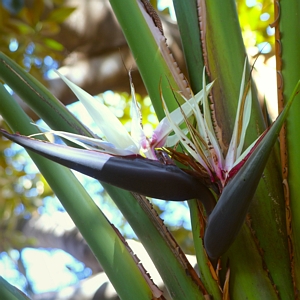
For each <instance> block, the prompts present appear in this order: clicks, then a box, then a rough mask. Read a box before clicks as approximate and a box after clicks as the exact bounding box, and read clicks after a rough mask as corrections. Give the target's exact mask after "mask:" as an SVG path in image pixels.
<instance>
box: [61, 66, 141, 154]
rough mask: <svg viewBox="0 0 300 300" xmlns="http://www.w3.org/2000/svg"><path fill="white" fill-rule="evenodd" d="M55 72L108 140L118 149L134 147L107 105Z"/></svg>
mask: <svg viewBox="0 0 300 300" xmlns="http://www.w3.org/2000/svg"><path fill="white" fill-rule="evenodd" d="M57 74H58V75H59V76H60V78H61V79H62V80H63V81H64V82H65V83H66V84H67V85H68V86H69V88H70V89H71V90H72V91H73V92H74V94H75V95H76V96H77V97H78V99H79V100H80V101H81V103H82V104H83V105H84V107H85V108H86V110H87V111H88V112H89V114H90V116H91V117H92V118H93V120H94V121H95V123H96V124H97V126H98V127H99V128H100V129H101V131H102V132H103V134H104V136H105V137H106V139H107V140H108V141H109V142H111V143H112V144H114V145H115V146H116V148H119V149H127V148H130V147H131V148H132V147H133V148H134V147H136V146H135V143H134V141H133V140H132V138H131V136H130V135H129V133H128V132H127V130H126V129H125V127H124V126H123V125H122V123H121V122H120V121H119V120H118V118H117V117H116V116H115V115H114V114H113V113H112V112H111V111H110V110H109V108H108V107H106V106H105V105H104V104H102V103H101V102H100V101H98V100H97V99H95V98H94V97H93V96H91V95H90V94H88V93H87V92H85V91H84V90H83V89H81V88H80V87H78V86H77V85H76V84H74V83H72V82H71V81H70V80H68V79H67V78H66V77H65V76H63V75H61V74H59V73H58V72H57ZM136 153H138V149H136Z"/></svg>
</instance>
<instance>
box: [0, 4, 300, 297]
mask: <svg viewBox="0 0 300 300" xmlns="http://www.w3.org/2000/svg"><path fill="white" fill-rule="evenodd" d="M143 3H144V4H143ZM111 5H112V8H113V10H114V12H115V14H116V17H117V18H118V20H119V22H120V25H121V27H122V29H123V31H124V34H125V36H126V39H127V41H128V44H129V45H130V47H131V50H132V53H133V55H134V57H135V59H136V61H137V64H138V67H139V70H140V72H141V75H142V77H143V80H144V82H145V85H146V87H147V90H148V93H149V96H150V98H151V100H152V103H153V105H154V107H155V110H156V113H157V116H158V118H159V119H163V117H164V110H163V108H162V99H163V101H165V106H167V107H168V110H169V111H173V110H175V109H176V108H178V102H181V103H183V101H184V100H183V99H181V97H180V96H179V95H178V96H177V95H176V92H175V91H177V90H180V91H181V94H182V96H183V97H185V98H186V99H189V98H190V97H191V92H190V89H192V91H193V93H194V94H198V92H199V91H200V90H202V88H204V87H205V85H204V86H203V87H202V82H205V80H204V79H205V78H203V76H202V74H203V73H202V70H203V67H204V66H205V67H206V70H207V76H208V77H209V79H210V81H213V80H215V79H216V81H215V83H214V86H213V90H212V94H211V96H212V98H211V101H212V103H213V108H212V109H211V115H212V120H213V121H212V124H214V131H215V132H216V137H217V138H218V141H219V144H220V145H221V147H222V151H223V154H224V153H226V152H227V150H228V145H229V141H230V137H231V135H232V132H233V130H234V126H235V121H234V116H235V114H236V111H237V107H238V102H237V100H238V99H240V103H242V105H243V104H245V103H246V100H245V99H246V98H247V97H249V93H250V90H252V114H251V118H250V123H249V128H248V130H247V134H246V138H245V145H246V146H248V145H250V144H252V142H253V141H255V140H256V139H257V137H258V135H259V134H261V133H262V132H263V130H264V129H265V124H264V119H263V117H262V113H261V108H260V106H259V105H258V101H257V97H256V93H255V88H254V84H251V83H250V81H248V80H246V82H245V84H242V85H241V84H240V82H241V78H242V76H241V75H242V67H243V62H244V59H245V49H244V45H243V41H242V36H241V31H240V28H239V26H238V18H237V13H236V8H235V2H234V1H206V2H205V1H199V3H198V4H197V1H194V0H190V1H184V2H183V1H180V0H174V6H175V10H176V14H177V19H178V26H179V29H180V32H181V36H182V42H183V49H184V53H185V59H186V63H187V66H188V72H189V81H190V85H188V84H187V82H186V80H184V79H182V76H180V74H178V70H177V68H176V67H175V65H174V61H173V59H172V57H171V56H170V55H169V51H168V48H167V46H166V43H165V38H164V36H163V35H162V33H161V30H160V25H159V21H158V19H157V16H156V14H155V13H153V11H152V10H151V7H149V6H148V5H149V4H147V2H146V1H142V2H137V1H136V0H128V1H126V2H125V1H121V0H111ZM144 5H145V6H144ZM198 6H199V7H200V8H201V11H200V15H198V14H197V12H198V8H199V7H198ZM278 6H279V3H278V2H275V7H276V9H277V8H278ZM145 7H146V9H145ZM280 7H281V9H280V13H279V11H277V10H276V16H278V18H277V19H276V22H275V23H274V26H275V28H276V32H277V33H276V35H277V38H278V43H279V41H280V35H279V33H280V34H281V36H282V39H281V42H280V43H281V47H282V50H283V51H282V53H281V54H282V55H281V58H280V57H279V55H280V52H279V51H277V53H276V54H277V59H278V62H279V64H278V68H279V70H278V71H279V72H280V74H281V77H279V78H283V82H284V85H282V84H279V86H278V90H279V94H280V93H282V99H283V100H284V105H283V106H282V108H283V107H284V109H283V112H282V114H281V115H280V117H279V118H278V119H277V121H276V122H275V123H274V125H273V126H272V127H271V128H270V129H269V131H267V132H266V134H265V135H263V138H261V139H260V140H259V143H256V144H255V147H254V148H253V149H252V150H251V151H250V152H249V153H251V155H248V156H247V157H246V158H247V159H248V160H247V161H246V159H245V158H244V160H242V161H241V163H242V164H243V165H242V166H241V165H239V167H238V168H237V173H236V174H235V176H233V178H232V179H230V180H228V182H226V183H227V185H225V186H223V187H222V188H221V189H220V190H218V189H216V188H215V186H214V184H211V183H208V182H207V178H204V179H205V180H204V183H206V184H204V183H203V182H202V183H200V182H198V187H199V189H200V188H201V192H202V193H203V195H205V197H207V198H208V199H210V198H211V195H212V194H211V190H209V189H208V187H210V188H212V189H213V190H214V195H215V196H216V198H219V195H218V193H220V194H221V195H220V198H219V201H218V204H217V206H216V207H215V209H214V210H213V211H212V213H211V216H210V218H208V225H207V228H206V233H205V237H204V227H205V222H206V220H205V219H206V217H205V211H204V210H203V208H202V206H201V204H200V203H199V201H197V200H190V201H189V205H190V210H191V219H192V226H193V236H194V244H195V249H196V255H197V260H198V265H199V270H200V278H199V277H198V276H197V275H196V273H195V272H194V270H193V269H192V268H191V266H190V265H189V264H188V262H187V260H186V259H185V256H184V255H183V253H182V252H181V250H180V248H179V247H178V245H177V244H176V242H175V241H174V239H173V238H172V236H171V235H170V234H169V232H168V231H167V229H166V228H165V227H164V225H163V224H162V222H161V220H160V219H159V218H158V217H157V214H156V213H155V211H154V210H153V208H152V206H151V204H149V202H148V201H147V199H146V198H145V197H143V196H140V195H138V194H136V193H134V192H133V193H131V192H127V191H123V190H120V189H118V188H115V187H112V186H110V185H108V184H103V185H104V187H105V188H106V189H107V191H108V193H109V194H110V195H111V197H112V199H113V200H114V201H115V203H116V204H117V206H118V207H119V209H120V210H121V211H122V213H123V214H124V216H125V217H126V219H127V220H128V222H129V223H130V224H131V226H132V227H133V229H134V230H135V232H136V234H137V236H138V237H139V238H140V240H141V242H142V243H143V245H144V246H145V248H146V249H147V251H148V253H149V255H150V256H151V258H152V260H153V262H154V264H155V265H156V267H157V269H158V271H159V272H160V274H161V276H162V278H163V280H164V283H165V285H166V287H167V289H168V291H169V293H170V295H171V297H172V298H173V299H204V298H205V296H206V295H211V296H212V297H213V299H221V298H224V299H229V297H230V298H232V299H257V298H262V299H277V298H281V299H294V298H297V295H298V290H299V286H300V285H299V280H300V279H299V278H300V275H299V270H300V266H299V257H300V249H299V242H298V240H297V238H296V237H297V235H298V231H299V225H298V223H297V222H299V221H298V219H299V217H298V214H299V212H298V211H299V209H297V195H298V194H299V192H298V185H299V184H298V182H299V181H298V178H297V176H298V172H297V170H298V168H299V164H298V156H297V146H298V144H297V143H298V142H297V128H298V127H297V122H298V118H297V112H298V111H299V105H300V104H299V101H297V100H295V103H294V104H293V109H292V110H291V112H290V113H289V115H288V117H287V113H288V109H289V108H290V106H291V104H292V100H293V99H294V97H295V95H296V94H297V93H298V89H299V83H297V82H298V80H299V78H300V71H299V68H298V67H297V66H298V65H299V64H298V63H299V56H300V53H298V50H299V49H300V47H299V45H298V43H300V42H299V39H297V38H295V36H298V35H299V28H300V27H299V22H300V21H299V18H297V14H299V9H300V8H299V4H298V3H297V2H296V1H287V0H286V1H281V2H280ZM199 17H200V21H201V22H200V28H199V23H198V20H199ZM153 20H154V22H153ZM224 20H226V22H224ZM229 39H230V42H229ZM141 45H142V46H141ZM280 59H281V60H282V62H283V63H282V64H281V63H280V62H281V60H280ZM297 64H298V65H297ZM283 66H284V68H283ZM281 67H282V68H281ZM247 70H248V71H246V74H250V70H249V68H247ZM0 76H1V78H2V79H3V80H4V81H5V82H6V83H7V84H8V85H10V87H11V88H12V89H13V90H15V91H16V92H17V93H19V95H20V96H21V97H22V98H23V99H24V100H25V101H26V102H27V103H28V104H29V105H30V106H31V107H32V108H33V109H34V110H35V112H36V113H37V114H38V115H39V116H40V117H41V118H43V119H44V120H45V121H46V122H47V123H48V125H49V126H50V127H51V128H53V129H54V130H63V131H66V132H70V133H76V134H80V135H84V136H87V137H93V134H91V133H90V132H89V131H88V130H87V129H86V128H85V127H84V126H83V125H82V124H80V123H79V122H78V121H77V120H76V119H75V118H74V117H73V116H72V115H70V114H69V113H68V111H67V110H66V109H65V108H64V107H62V106H61V105H60V104H59V102H58V101H57V100H56V99H55V98H54V97H53V96H52V95H51V94H50V93H49V92H48V91H47V90H46V89H45V88H44V87H43V86H42V85H41V84H40V83H38V82H37V81H36V80H35V79H34V78H32V77H31V76H29V75H28V74H26V73H25V72H24V71H23V70H22V69H21V68H20V67H18V66H17V65H15V64H14V63H13V62H12V61H10V60H9V59H8V58H7V57H5V56H4V55H2V54H1V56H0ZM204 76H205V75H204ZM246 78H247V79H248V77H246ZM240 87H241V91H242V93H241V94H240V97H239V93H240V92H239V90H240ZM295 87H296V89H294V88H295ZM0 92H1V97H2V99H1V105H0V112H1V114H2V115H3V117H4V118H5V120H6V121H7V123H8V124H9V126H10V127H11V129H12V130H13V131H15V132H19V133H21V134H23V135H29V134H33V133H36V132H37V130H35V129H34V128H33V126H32V125H30V124H29V120H28V118H27V117H26V116H25V114H24V113H23V111H22V110H21V108H20V107H19V106H17V104H15V103H14V101H13V99H12V97H11V96H10V95H9V94H8V93H7V92H6V91H5V89H4V87H2V86H1V89H0ZM247 95H248V96H247ZM203 105H204V104H203ZM245 106H246V104H245ZM203 109H204V108H203ZM58 112H59V113H58ZM243 114H244V113H241V114H240V115H239V116H240V119H241V120H242V119H243V118H244V117H243ZM195 116H196V115H195ZM286 118H287V119H286ZM185 119H186V120H185V121H186V124H187V128H188V129H189V134H190V135H191V136H193V135H195V137H194V139H193V141H194V142H196V141H197V140H198V136H197V134H196V133H195V132H194V131H193V127H194V125H192V124H193V122H194V121H195V120H193V119H187V116H186V118H185ZM285 119H286V120H287V122H286V128H287V129H286V133H285V134H282V136H281V142H280V147H281V149H282V150H281V151H282V153H284V154H288V161H285V160H283V159H282V163H283V171H284V174H283V176H284V177H283V178H284V185H282V175H281V172H280V161H279V154H278V152H279V151H278V150H279V145H278V143H277V142H276V141H277V139H276V137H277V134H278V132H279V130H280V128H281V126H282V124H283V122H284V120H285ZM197 121H198V123H199V120H197ZM241 123H243V122H241ZM173 129H174V130H175V127H174V128H173ZM239 129H241V128H240V127H239ZM182 130H184V129H182ZM238 131H242V130H238ZM4 134H5V135H6V136H8V137H10V138H12V139H13V140H16V141H17V142H20V143H24V141H28V142H29V144H28V145H29V146H28V145H25V146H27V147H29V148H30V147H31V149H33V150H35V151H39V150H37V148H36V147H39V146H37V145H47V144H44V143H41V142H36V141H35V142H34V141H32V140H30V139H26V138H22V137H20V136H18V135H14V136H12V135H8V134H6V133H4ZM237 137H238V139H240V135H237ZM200 140H201V139H200ZM181 141H182V142H183V140H181ZM274 143H275V144H276V145H275V147H274V149H273V150H272V147H273V144H274ZM72 145H73V146H74V144H72ZM183 145H184V143H183ZM54 147H55V146H54ZM44 148H45V147H44ZM73 149H74V148H73ZM74 151H75V152H72V153H83V152H82V151H87V150H79V149H78V150H76V149H75V150H74ZM168 151H170V152H166V153H168V154H170V155H171V156H172V157H174V158H175V159H176V158H177V159H178V160H180V161H181V162H182V163H184V162H185V161H186V160H187V156H182V154H180V152H179V149H177V152H174V151H172V150H170V149H169V150H168ZM40 152H45V150H44V149H41V151H40ZM85 153H88V152H85ZM31 155H32V157H33V158H34V160H35V162H36V164H37V165H38V167H39V168H40V170H41V172H42V173H43V174H44V176H45V178H46V179H47V181H48V182H49V184H50V186H51V187H52V189H53V190H54V192H55V193H56V194H57V196H58V197H59V198H60V200H61V202H62V203H63V205H64V206H65V208H66V210H67V211H68V213H69V214H70V216H71V217H72V218H73V220H74V222H75V224H76V225H77V226H78V228H79V229H80V230H81V232H82V234H83V235H84V237H85V238H86V240H87V242H88V243H89V245H90V247H91V249H92V250H93V251H94V253H95V255H96V257H97V258H98V260H99V262H100V263H101V264H102V266H103V268H104V270H105V272H106V273H107V274H108V276H109V278H110V280H111V281H112V283H113V284H114V286H115V288H116V290H117V292H118V293H119V295H120V297H121V298H123V299H131V298H132V295H134V297H135V298H137V299H153V298H155V299H156V298H157V299H163V297H164V296H163V295H162V294H161V292H160V291H159V290H158V289H157V288H156V287H155V285H153V284H152V283H151V281H150V280H149V279H148V278H147V274H146V273H145V272H144V270H143V269H142V268H139V266H138V264H137V261H136V259H135V258H134V257H133V256H132V253H131V251H130V249H128V247H127V245H126V243H125V241H124V240H123V239H122V237H121V236H120V234H118V233H117V232H116V230H115V229H114V228H113V227H112V226H111V224H109V223H108V222H107V220H106V219H105V217H104V216H103V215H102V213H101V211H99V210H98V209H97V208H96V206H95V204H94V203H93V201H92V200H91V199H90V198H89V197H88V195H87V194H86V192H85V191H84V189H83V188H82V187H81V186H80V185H79V184H78V183H77V182H76V180H75V178H74V177H73V175H72V174H71V173H70V171H69V170H67V169H65V168H64V167H61V166H58V165H56V164H54V163H52V162H50V161H48V160H45V159H44V158H41V157H40V156H38V155H36V154H33V153H32V154H31ZM47 155H48V154H47ZM74 155H75V154H74ZM87 155H88V154H87ZM283 156H284V155H283ZM57 157H58V159H60V155H57ZM182 157H184V159H181V158H182ZM75 161H76V159H75ZM60 162H61V161H60ZM143 162H144V160H143ZM265 165H266V168H265V169H264V166H265ZM68 166H72V167H73V165H68ZM161 166H163V167H162V168H163V170H166V172H168V171H167V170H168V166H167V164H161V165H160V167H158V165H157V164H154V171H155V172H158V169H159V168H161ZM83 167H85V165H84V164H83ZM177 169H178V170H179V168H178V167H175V166H174V170H177ZM200 169H201V168H200ZM287 170H288V171H289V172H288V174H287ZM146 171H147V169H145V173H147V172H146ZM96 172H99V170H97V171H96ZM129 172H130V170H129ZM176 172H177V171H175V173H176ZM178 172H179V171H178ZM262 172H263V176H262V178H261V174H262ZM53 174H55V176H53ZM57 174H59V175H57ZM97 174H98V173H97ZM178 174H179V173H178ZM180 174H181V173H180ZM180 176H181V175H180ZM186 176H187V175H184V176H183V177H184V178H186ZM183 177H182V178H183ZM101 179H102V178H101ZM104 179H105V178H104ZM213 179H214V180H215V179H216V178H213ZM187 181H188V182H191V181H190V179H187ZM195 185H196V183H194V182H193V187H194V186H195ZM66 186H72V189H68V190H66V189H65V187H66ZM284 188H285V193H284ZM130 189H131V190H134V188H130ZM138 191H139V192H144V190H142V191H141V190H138ZM254 193H255V194H254ZM253 195H254V196H253ZM201 196H202V195H201ZM201 196H199V198H201V199H200V200H202V202H203V201H204V199H202V197H201ZM187 197H188V198H189V195H188V196H187ZM252 198H253V200H252ZM74 199H76V200H74ZM251 200H252V202H251ZM208 201H210V200H208ZM250 203H251V205H250ZM222 205H223V206H222ZM249 205H250V207H249ZM248 208H249V209H248ZM238 209H239V210H238ZM286 211H287V212H288V214H286ZM247 212H249V214H248V215H247V218H246V222H245V223H244V224H243V222H244V216H245V214H246V213H247ZM206 213H209V212H208V211H206ZM242 224H243V225H242ZM240 226H242V227H241V230H234V229H235V227H236V228H238V229H239V227H240ZM291 229H292V230H291ZM226 230H227V231H226ZM237 231H239V233H238V235H237V236H236V234H237ZM222 232H223V236H222ZM224 232H225V233H226V234H225V233H224ZM217 234H218V235H220V236H218V235H217ZM100 235H102V239H101V240H103V239H104V240H105V243H101V241H99V238H98V237H99V236H100ZM203 237H204V240H205V245H207V246H208V245H212V246H210V249H212V250H213V251H212V252H210V251H209V252H208V254H209V257H210V260H209V258H208V257H207V255H206V251H205V249H204V246H203ZM216 239H217V240H216ZM211 241H212V242H211ZM221 242H224V244H222V245H221V244H220V245H221V246H220V248H222V247H223V245H224V248H223V249H221V250H220V252H218V250H219V249H217V248H218V243H221ZM231 242H233V243H232V245H231ZM230 245H231V246H230ZM227 246H228V247H229V246H230V247H229V249H228V250H227ZM215 249H217V252H215ZM224 251H225V253H224ZM220 255H221V259H220V260H219V265H218V266H217V262H218V258H219V256H220ZM211 263H212V264H211ZM214 267H217V270H218V272H217V273H216V272H215V270H214ZM129 272H130V274H131V276H130V278H129V277H128V276H126V274H128V273H129Z"/></svg>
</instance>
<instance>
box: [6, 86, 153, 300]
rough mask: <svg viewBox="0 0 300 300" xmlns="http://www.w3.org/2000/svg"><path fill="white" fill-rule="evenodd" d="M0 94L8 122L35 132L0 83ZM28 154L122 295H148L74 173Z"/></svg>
mask: <svg viewBox="0 0 300 300" xmlns="http://www.w3.org/2000/svg"><path fill="white" fill-rule="evenodd" d="M0 94H1V105H0V113H1V115H2V116H3V118H4V119H5V120H6V122H7V123H8V124H9V126H10V127H11V128H12V129H13V130H14V131H18V132H22V133H24V134H33V133H37V129H36V127H34V126H32V125H31V124H30V121H31V120H30V119H29V118H28V117H27V115H26V114H25V113H24V112H23V111H22V109H21V108H20V107H19V106H18V104H16V102H15V101H14V99H13V98H12V96H11V95H10V94H9V93H8V92H7V91H6V89H5V88H4V87H3V85H0ZM30 156H31V157H32V159H33V161H34V162H35V164H36V165H37V167H38V168H39V169H40V171H41V173H42V174H43V175H44V177H45V179H46V180H47V182H48V183H49V185H50V186H51V188H52V189H53V191H54V193H55V194H56V195H57V197H58V198H59V199H60V201H61V202H62V205H63V206H64V208H65V209H66V210H67V212H68V214H69V215H70V217H71V218H72V219H73V221H74V223H75V224H76V226H77V227H78V229H79V231H80V232H81V233H82V235H83V237H84V238H85V239H86V241H87V243H88V244H89V246H90V247H91V249H92V251H93V252H94V254H95V256H96V257H97V259H98V261H99V262H100V263H101V265H102V267H103V269H104V270H105V272H106V273H107V276H108V277H109V278H110V280H111V282H112V284H113V285H114V287H115V289H116V291H117V293H118V294H119V295H120V296H121V297H122V298H124V299H130V298H131V296H132V293H138V294H139V296H138V297H141V299H152V297H153V294H152V291H151V289H150V287H149V285H148V283H147V281H146V279H145V278H144V277H143V275H142V273H141V271H140V269H139V266H138V265H137V264H136V262H135V260H134V259H133V257H132V256H131V254H130V253H129V252H128V251H127V249H126V247H125V245H124V243H123V241H122V240H121V239H120V237H119V235H118V233H117V232H116V231H115V229H114V228H113V227H112V226H111V224H110V223H109V222H108V221H107V219H106V217H105V216H104V215H103V214H102V212H101V211H100V210H99V208H98V207H97V205H96V204H95V203H94V201H93V200H92V199H91V198H90V196H89V194H88V193H87V192H86V190H85V189H84V188H83V186H82V185H81V184H80V183H79V182H78V180H77V179H76V178H75V176H74V174H72V172H71V171H70V170H68V169H66V168H65V167H62V166H59V165H57V164H56V163H53V162H51V161H49V160H47V159H45V158H43V157H41V156H39V155H37V154H34V153H30ZM69 187H71V188H69ZM83 220H84V221H83ZM99 236H101V237H102V239H99ZM103 241H105V243H103ZM116 270H118V271H117V272H116ZM129 273H130V274H131V275H132V276H130V278H129V277H128V274H129ZM120 276H121V278H123V279H122V280H120ZM127 278H128V280H126V279H127Z"/></svg>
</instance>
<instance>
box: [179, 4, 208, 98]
mask: <svg viewBox="0 0 300 300" xmlns="http://www.w3.org/2000/svg"><path fill="white" fill-rule="evenodd" d="M173 5H174V9H175V12H176V18H177V23H178V28H179V32H180V36H181V41H182V47H183V52H184V57H185V61H186V65H187V69H188V77H189V79H190V84H191V87H192V90H193V92H194V93H195V94H196V93H198V92H199V91H200V90H202V88H203V86H202V73H201V72H200V71H201V70H203V67H204V63H203V55H202V53H203V52H202V47H201V36H200V32H199V16H198V13H197V1H195V0H185V1H182V0H173ZM204 25H205V24H204Z"/></svg>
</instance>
